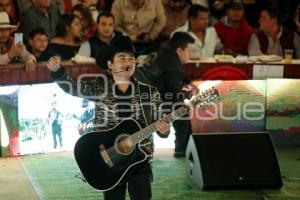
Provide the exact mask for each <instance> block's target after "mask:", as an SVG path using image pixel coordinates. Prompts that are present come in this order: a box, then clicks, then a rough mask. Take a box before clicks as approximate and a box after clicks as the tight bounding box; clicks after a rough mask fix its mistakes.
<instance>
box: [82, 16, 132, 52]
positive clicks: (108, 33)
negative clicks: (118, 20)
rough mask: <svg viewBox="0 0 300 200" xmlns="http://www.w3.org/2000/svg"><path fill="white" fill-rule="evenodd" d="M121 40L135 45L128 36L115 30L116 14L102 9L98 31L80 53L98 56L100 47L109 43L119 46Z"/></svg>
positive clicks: (98, 19) (98, 21)
mask: <svg viewBox="0 0 300 200" xmlns="http://www.w3.org/2000/svg"><path fill="white" fill-rule="evenodd" d="M121 42H125V43H126V44H131V46H133V44H132V42H131V40H130V38H129V37H128V36H124V35H123V34H122V33H121V32H119V31H115V30H114V16H113V15H112V14H111V13H110V12H107V11H102V12H101V13H100V14H99V15H98V18H97V33H95V35H94V36H93V37H92V38H90V39H89V40H88V41H86V42H84V43H83V44H82V45H81V47H80V49H79V51H78V54H79V55H84V56H90V57H94V58H96V55H97V51H98V50H99V49H102V48H105V47H106V46H107V45H116V46H118V45H119V44H120V43H121Z"/></svg>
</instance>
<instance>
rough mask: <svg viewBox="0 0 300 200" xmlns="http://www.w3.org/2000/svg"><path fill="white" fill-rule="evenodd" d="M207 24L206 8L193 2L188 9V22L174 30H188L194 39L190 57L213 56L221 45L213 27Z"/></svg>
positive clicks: (207, 14)
mask: <svg viewBox="0 0 300 200" xmlns="http://www.w3.org/2000/svg"><path fill="white" fill-rule="evenodd" d="M208 24H209V12H208V9H207V8H206V7H204V6H201V5H198V4H194V5H192V6H191V7H190V9H189V12H188V22H187V23H186V24H185V25H184V26H182V27H180V28H179V29H177V30H176V32H178V31H180V32H188V33H189V34H190V35H191V36H192V37H193V38H194V39H195V43H194V44H193V48H192V58H197V59H199V58H207V57H213V56H214V54H215V53H216V52H219V51H221V49H222V47H223V45H222V43H221V41H220V38H219V37H218V34H217V32H216V30H215V28H214V27H209V26H208Z"/></svg>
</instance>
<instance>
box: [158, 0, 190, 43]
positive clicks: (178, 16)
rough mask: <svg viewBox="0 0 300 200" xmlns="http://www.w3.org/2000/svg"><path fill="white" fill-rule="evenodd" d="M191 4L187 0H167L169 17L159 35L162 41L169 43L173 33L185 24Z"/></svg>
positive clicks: (167, 14) (166, 9) (166, 11)
mask: <svg viewBox="0 0 300 200" xmlns="http://www.w3.org/2000/svg"><path fill="white" fill-rule="evenodd" d="M189 8H190V4H189V3H188V1H187V0H167V1H166V2H165V4H164V9H165V14H166V18H167V22H166V26H165V27H164V28H163V30H162V31H161V33H160V35H159V37H160V39H161V40H162V42H164V43H167V42H168V41H169V39H170V37H171V34H172V33H173V32H174V31H175V30H176V29H177V28H178V27H181V26H183V25H184V24H185V22H186V21H187V18H188V10H189Z"/></svg>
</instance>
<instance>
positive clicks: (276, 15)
mask: <svg viewBox="0 0 300 200" xmlns="http://www.w3.org/2000/svg"><path fill="white" fill-rule="evenodd" d="M263 11H266V12H267V13H268V14H269V16H270V18H271V19H274V18H276V19H277V22H278V24H279V25H280V24H281V19H280V17H279V11H278V9H276V8H274V7H273V6H268V7H265V8H263V9H262V10H261V12H263Z"/></svg>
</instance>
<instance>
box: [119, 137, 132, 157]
mask: <svg viewBox="0 0 300 200" xmlns="http://www.w3.org/2000/svg"><path fill="white" fill-rule="evenodd" d="M115 146H116V149H117V151H118V153H120V154H123V155H129V154H131V153H132V151H133V149H134V145H133V143H132V140H131V139H130V138H129V135H120V136H119V137H118V138H117V140H116V142H115Z"/></svg>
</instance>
